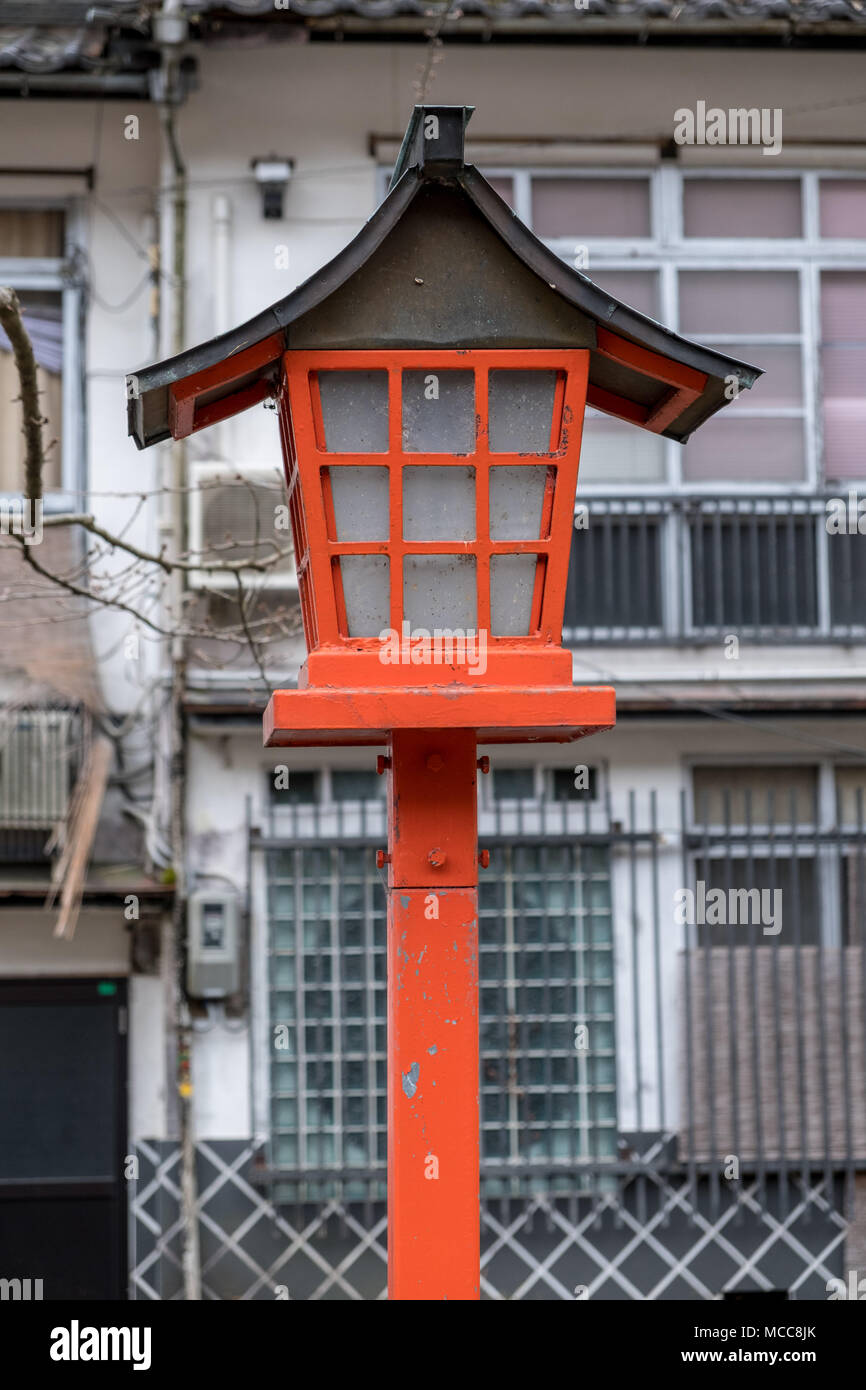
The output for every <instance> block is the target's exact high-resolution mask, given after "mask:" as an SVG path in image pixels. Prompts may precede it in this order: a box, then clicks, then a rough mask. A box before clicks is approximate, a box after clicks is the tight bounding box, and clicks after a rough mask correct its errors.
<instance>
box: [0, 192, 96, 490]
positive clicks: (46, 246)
mask: <svg viewBox="0 0 866 1390" xmlns="http://www.w3.org/2000/svg"><path fill="white" fill-rule="evenodd" d="M65 236H66V218H65V214H64V212H63V210H62V209H59V208H41V209H35V208H20V207H0V282H2V283H3V284H6V285H11V286H12V287H13V288H14V289H15V290H16V291H17V294H18V298H19V300H20V301H21V308H22V318H23V321H24V326H25V328H26V329H27V331H28V333H29V335H30V340H31V342H32V344H33V351H34V356H35V358H36V365H37V382H38V389H39V393H40V394H39V404H40V408H41V410H42V414H43V416H44V417H45V420H46V423H45V425H44V426H43V441H44V443H45V451H46V464H45V471H44V473H43V486H44V488H45V491H46V494H48V497H49V499H50V494H51V493H52V492H55V493H56V492H58V490H59V489H61V488H65V487H70V486H72V483H73V480H74V478H75V460H76V457H77V455H78V453H79V450H78V444H77V430H78V424H79V422H80V418H81V410H80V406H81V401H80V396H79V399H78V400H77V401H76V400H75V398H74V395H73V393H72V392H71V391H69V390H68V389H65V388H64V375H65V374H66V373H71V379H72V380H73V381H75V382H78V370H79V369H78V362H77V360H66V359H67V358H68V357H69V356H70V353H72V352H73V349H72V348H71V347H69V346H67V343H66V341H65V340H66V338H67V337H68V335H67V334H66V333H65V329H64V325H65V324H67V323H70V322H71V323H74V322H76V319H77V303H78V288H77V286H76V285H75V284H73V283H72V281H71V279H70V277H68V276H65V275H64V273H63V272H64V264H63V255H64V240H65ZM74 355H75V356H76V358H77V350H76V351H75V354H74ZM78 386H79V390H80V382H79V383H78ZM19 394H20V392H19V384H18V374H17V370H16V367H15V361H14V357H13V354H12V350H11V345H10V343H9V340H8V338H7V337H6V335H5V333H4V332H3V330H2V329H0V493H4V492H7V493H21V492H22V491H23V489H24V448H25V446H24V438H23V435H22V433H21V412H20V404H19V402H18V400H17V397H18V396H19ZM70 407H72V408H70Z"/></svg>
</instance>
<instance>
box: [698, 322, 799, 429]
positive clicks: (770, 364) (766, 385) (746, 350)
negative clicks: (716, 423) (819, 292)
mask: <svg viewBox="0 0 866 1390" xmlns="http://www.w3.org/2000/svg"><path fill="white" fill-rule="evenodd" d="M707 347H715V349H716V351H717V352H723V353H727V355H728V356H729V357H737V358H739V359H740V361H742V362H752V363H754V364H755V366H757V367H763V369H764V375H763V376H761V377H758V380H757V381H756V382H755V384H754V386H753V387H752V388H751V390H750V391H744V392H742V393H741V395H740V404H741V405H743V406H745V407H749V406H753V405H755V406H759V405H760V406H786V405H789V406H794V407H799V406H802V404H803V373H802V366H801V356H800V349H799V347H796V346H794V345H793V344H792V345H791V347H781V346H775V345H772V344H768V345H767V346H766V347H764V345H763V344H761V343H731V342H726V343H713V342H712V341H708V342H707ZM702 428H703V427H702Z"/></svg>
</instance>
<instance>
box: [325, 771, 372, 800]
mask: <svg viewBox="0 0 866 1390" xmlns="http://www.w3.org/2000/svg"><path fill="white" fill-rule="evenodd" d="M384 795H385V783H384V781H383V779H382V778H381V777H378V776H377V775H376V773H375V772H366V771H358V772H355V771H354V770H348V771H342V770H339V769H335V770H334V771H332V772H331V800H332V801H338V802H339V801H379V800H380V799H381V798H382V797H383V796H384Z"/></svg>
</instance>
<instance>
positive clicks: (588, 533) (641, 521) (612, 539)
mask: <svg viewBox="0 0 866 1390" xmlns="http://www.w3.org/2000/svg"><path fill="white" fill-rule="evenodd" d="M660 545H661V516H660V513H659V511H658V509H657V508H655V509H654V508H653V504H652V503H651V502H647V503H646V504H644V505H634V506H632V507H631V508H629V509H625V508H623V509H621V510H615V509H614V506H613V505H608V504H607V503H606V502H602V501H601V500H599V499H592V500H591V501H590V502H589V506H588V514H587V525H586V527H585V528H577V529H575V533H574V540H573V542H572V551H571V563H570V564H569V568H568V587H567V589H566V598H565V617H564V630H565V631H566V632H567V633H568V635H569V637H571V638H574V637H577V636H583V635H590V636H611V637H612V636H614V635H616V634H620V635H621V636H627V635H628V634H630V633H641V634H643V635H646V634H647V633H649V632H651V631H653V630H655V631H656V632H657V633H660V632H661V629H662V594H661V582H660V578H661V554H660Z"/></svg>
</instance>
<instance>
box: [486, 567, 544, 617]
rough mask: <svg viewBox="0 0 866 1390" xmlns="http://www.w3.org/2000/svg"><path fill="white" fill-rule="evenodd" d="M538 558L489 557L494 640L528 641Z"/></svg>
mask: <svg viewBox="0 0 866 1390" xmlns="http://www.w3.org/2000/svg"><path fill="white" fill-rule="evenodd" d="M537 567H538V557H537V556H536V555H492V556H491V557H490V631H491V632H492V634H493V636H494V637H508V636H513V637H526V636H528V635H529V619H530V617H531V615H532V591H533V589H534V588H535V571H536V569H537Z"/></svg>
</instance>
